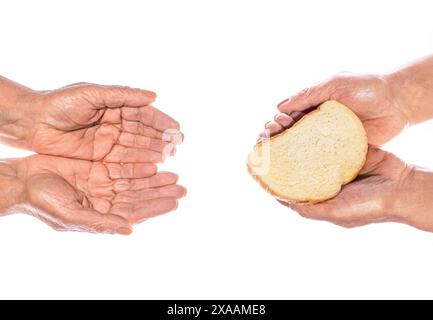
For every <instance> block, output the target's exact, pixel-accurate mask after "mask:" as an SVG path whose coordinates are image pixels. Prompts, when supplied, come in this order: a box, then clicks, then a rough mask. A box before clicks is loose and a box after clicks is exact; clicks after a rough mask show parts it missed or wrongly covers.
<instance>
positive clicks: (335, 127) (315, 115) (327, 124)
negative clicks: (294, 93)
mask: <svg viewBox="0 0 433 320" xmlns="http://www.w3.org/2000/svg"><path fill="white" fill-rule="evenodd" d="M367 150H368V143H367V135H366V133H365V130H364V127H363V125H362V123H361V121H360V120H359V118H358V117H357V116H356V115H355V114H354V113H353V112H352V111H351V110H350V109H349V108H347V107H346V106H344V105H343V104H341V103H339V102H337V101H327V102H325V103H323V104H322V105H321V106H320V107H319V108H318V109H317V110H315V111H313V112H311V113H308V114H307V115H305V116H304V117H303V118H302V119H301V120H299V121H298V122H297V123H296V124H295V125H294V126H293V127H291V128H289V129H287V130H285V131H284V132H283V133H281V134H279V135H276V136H274V137H272V138H271V139H270V140H267V141H265V142H263V143H261V144H259V145H257V146H256V147H255V148H254V150H253V152H251V153H250V155H249V156H248V169H249V171H250V173H251V175H252V176H253V177H254V178H255V179H256V180H257V181H258V182H259V183H260V184H261V185H262V187H264V188H265V189H266V190H267V191H268V192H270V193H271V194H272V195H274V196H275V197H277V198H279V199H281V200H284V201H287V202H296V203H302V202H306V203H317V202H320V201H324V200H327V199H330V198H332V197H334V196H336V195H337V194H338V193H339V192H340V190H341V187H342V185H344V184H347V183H349V182H350V181H352V180H353V179H355V178H356V176H357V175H358V173H359V171H360V170H361V169H362V167H363V165H364V163H365V158H366V155H367Z"/></svg>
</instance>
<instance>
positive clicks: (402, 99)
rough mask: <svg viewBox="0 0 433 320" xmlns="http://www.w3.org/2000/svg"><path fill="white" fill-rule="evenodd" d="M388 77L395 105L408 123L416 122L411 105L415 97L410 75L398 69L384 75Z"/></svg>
mask: <svg viewBox="0 0 433 320" xmlns="http://www.w3.org/2000/svg"><path fill="white" fill-rule="evenodd" d="M384 78H385V79H386V81H387V83H388V86H389V89H390V92H391V99H392V103H393V105H394V106H395V107H396V108H397V110H398V111H399V112H400V113H401V114H402V115H403V116H404V118H405V120H406V123H407V124H413V123H415V119H414V118H415V117H414V114H413V113H414V112H413V110H412V109H413V108H412V107H411V105H412V103H413V102H414V101H413V100H414V98H415V97H411V96H412V95H413V93H412V91H413V90H411V89H409V87H410V86H412V84H411V83H410V82H411V81H410V77H409V75H408V74H407V73H406V72H405V71H404V70H398V71H395V72H393V73H390V74H387V75H385V76H384Z"/></svg>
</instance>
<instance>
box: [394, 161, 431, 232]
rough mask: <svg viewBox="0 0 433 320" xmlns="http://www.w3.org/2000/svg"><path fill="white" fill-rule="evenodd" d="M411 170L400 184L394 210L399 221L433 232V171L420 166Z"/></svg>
mask: <svg viewBox="0 0 433 320" xmlns="http://www.w3.org/2000/svg"><path fill="white" fill-rule="evenodd" d="M409 170H410V171H409V173H408V175H407V176H406V177H405V179H404V180H403V182H402V183H401V184H400V185H399V188H398V193H397V195H396V196H395V201H394V204H393V210H394V212H395V214H396V215H397V217H398V219H399V221H401V222H403V223H406V224H408V225H411V226H413V227H416V228H418V229H422V230H426V231H430V232H433V200H432V197H431V195H432V193H433V173H432V172H428V171H425V170H422V169H420V168H411V169H409Z"/></svg>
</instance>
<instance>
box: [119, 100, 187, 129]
mask: <svg viewBox="0 0 433 320" xmlns="http://www.w3.org/2000/svg"><path fill="white" fill-rule="evenodd" d="M122 117H123V119H125V120H129V121H139V122H141V123H142V124H143V125H145V126H149V127H152V128H154V129H156V130H158V131H161V132H164V131H166V130H169V129H175V130H179V129H180V126H179V123H178V122H177V121H176V120H174V119H173V118H171V117H169V116H168V115H166V114H165V113H163V112H161V111H159V110H158V109H156V108H154V107H152V106H147V107H142V108H123V109H122Z"/></svg>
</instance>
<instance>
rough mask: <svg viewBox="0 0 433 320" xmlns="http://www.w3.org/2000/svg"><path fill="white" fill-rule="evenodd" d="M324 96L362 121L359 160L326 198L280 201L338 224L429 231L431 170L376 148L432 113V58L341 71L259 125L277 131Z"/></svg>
mask: <svg viewBox="0 0 433 320" xmlns="http://www.w3.org/2000/svg"><path fill="white" fill-rule="evenodd" d="M328 100H337V101H339V102H341V103H343V104H344V105H346V106H347V107H349V108H350V109H351V110H352V111H353V112H354V113H355V114H356V115H357V116H358V117H359V119H360V120H361V121H362V124H363V126H364V128H365V131H366V133H367V139H368V144H369V147H368V152H367V157H366V162H365V165H364V166H363V168H362V169H361V171H360V173H359V176H358V177H357V178H356V179H355V180H354V181H352V182H351V183H349V184H346V185H344V186H343V187H342V189H341V192H340V193H339V194H338V195H337V196H336V197H334V198H332V199H329V200H326V201H323V202H320V203H316V204H304V203H303V204H299V203H298V204H297V203H286V202H284V201H280V202H281V203H282V204H284V205H286V206H288V207H290V208H292V209H294V210H295V211H297V212H298V213H299V214H300V215H302V216H304V217H307V218H312V219H318V220H326V221H330V222H333V223H335V224H338V225H341V226H344V227H356V226H361V225H365V224H369V223H374V222H387V221H393V222H402V223H406V224H409V225H412V226H414V227H417V228H419V229H423V230H427V231H433V201H432V200H431V193H432V192H433V173H431V172H427V171H425V170H422V169H419V168H417V167H415V166H412V165H408V164H406V163H404V162H403V161H402V160H400V159H398V158H397V157H396V156H394V155H393V154H391V153H389V152H386V151H383V150H381V149H380V146H381V145H383V144H385V143H386V142H388V141H389V140H391V139H392V138H393V137H395V136H396V135H398V134H399V133H400V132H401V131H402V130H403V129H404V128H405V127H406V126H409V125H413V124H416V123H419V122H422V121H425V120H428V119H431V118H433V57H429V58H426V59H423V60H420V61H417V62H416V63H414V64H411V65H409V66H407V67H405V68H403V69H401V70H398V71H396V72H393V73H391V74H387V75H383V76H377V75H366V76H358V75H350V74H343V75H339V76H336V77H333V78H331V79H329V80H327V81H324V82H322V83H319V84H317V85H314V86H312V87H310V88H307V89H305V90H303V91H301V92H300V93H298V94H296V95H295V96H293V97H291V98H289V99H287V100H285V101H283V102H281V103H280V104H279V105H278V109H279V111H280V113H278V114H277V115H276V116H275V118H274V121H271V122H268V123H267V124H266V125H265V129H266V130H267V132H270V135H271V136H273V135H275V134H278V133H281V132H282V131H284V130H285V129H287V128H290V127H291V126H292V125H293V124H294V123H295V121H296V120H297V119H299V118H300V117H301V116H302V112H303V111H306V110H308V109H310V108H311V107H314V106H318V105H320V104H322V103H324V102H325V101H328ZM294 120H295V121H294ZM261 136H262V137H263V136H265V134H262V135H261Z"/></svg>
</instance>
